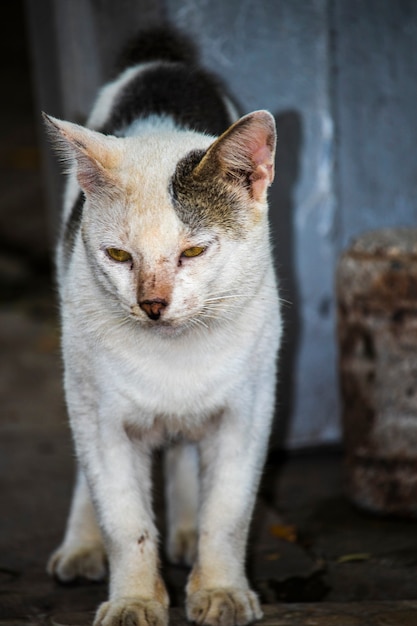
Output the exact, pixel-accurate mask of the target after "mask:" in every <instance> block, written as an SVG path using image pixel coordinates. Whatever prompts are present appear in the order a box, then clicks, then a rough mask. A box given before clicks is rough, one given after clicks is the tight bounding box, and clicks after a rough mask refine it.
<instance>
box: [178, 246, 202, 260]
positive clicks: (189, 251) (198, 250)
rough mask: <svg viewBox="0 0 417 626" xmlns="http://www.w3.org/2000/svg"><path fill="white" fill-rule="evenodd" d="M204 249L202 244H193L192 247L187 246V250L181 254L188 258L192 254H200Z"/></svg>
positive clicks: (192, 255)
mask: <svg viewBox="0 0 417 626" xmlns="http://www.w3.org/2000/svg"><path fill="white" fill-rule="evenodd" d="M205 249H206V248H204V247H203V246H193V247H192V248H187V250H184V251H183V253H182V254H181V256H185V257H186V258H187V259H190V258H192V257H194V256H200V254H203V252H204V251H205Z"/></svg>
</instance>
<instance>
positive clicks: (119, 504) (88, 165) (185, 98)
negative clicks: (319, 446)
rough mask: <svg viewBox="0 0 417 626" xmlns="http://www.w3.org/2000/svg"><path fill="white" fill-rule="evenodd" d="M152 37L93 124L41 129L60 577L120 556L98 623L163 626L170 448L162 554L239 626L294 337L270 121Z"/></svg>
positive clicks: (195, 595) (202, 614)
mask: <svg viewBox="0 0 417 626" xmlns="http://www.w3.org/2000/svg"><path fill="white" fill-rule="evenodd" d="M150 41H151V42H152V39H151V40H150ZM153 41H154V44H155V45H154V47H153V48H152V45H148V44H146V45H145V43H144V40H143V41H142V44H143V46H142V50H143V53H142V56H141V47H140V45H139V48H138V50H139V52H136V60H137V61H138V62H137V64H136V65H134V66H132V67H130V68H129V69H127V70H125V71H124V72H123V73H122V74H121V75H120V76H119V78H117V79H116V80H115V81H114V82H112V83H110V84H108V85H107V86H105V87H104V88H103V90H102V91H101V93H100V95H99V98H98V101H97V103H96V105H95V108H94V110H93V112H92V114H91V117H90V119H89V122H88V127H89V128H88V129H87V128H83V127H81V126H78V125H76V124H72V123H69V122H64V121H60V120H57V119H54V118H51V117H48V116H45V118H46V123H47V126H48V129H49V131H50V134H51V135H52V136H53V138H54V140H55V141H56V142H58V144H59V147H60V149H61V151H62V152H63V155H64V156H65V158H67V159H69V160H70V163H71V164H72V165H71V166H70V170H71V171H70V177H69V181H68V186H67V191H66V197H65V205H64V212H63V221H62V231H61V237H60V241H59V245H58V251H57V270H58V271H57V273H58V282H59V290H60V300H61V313H62V345H63V356H64V363H65V392H66V398H67V404H68V411H69V416H70V422H71V427H72V431H73V435H74V441H75V447H76V452H77V458H78V462H79V473H78V480H77V484H76V489H75V493H74V498H73V503H72V508H71V513H70V516H69V520H68V526H67V530H66V534H65V537H64V540H63V543H62V545H61V546H60V548H59V549H58V550H57V551H56V552H55V553H54V555H53V556H52V557H51V560H50V562H49V566H48V569H49V572H50V573H51V574H54V575H55V576H57V577H58V578H59V579H60V580H62V581H70V580H72V579H74V578H77V577H80V576H81V577H86V578H89V579H93V580H95V579H101V578H102V577H103V576H104V575H105V571H106V559H108V563H109V569H110V598H109V601H108V602H105V603H104V604H103V605H101V607H99V609H98V612H97V615H96V618H95V622H94V623H95V625H96V626H116V625H125V626H127V625H129V626H131V625H134V624H137V625H140V626H151V625H152V626H162V625H164V624H166V623H167V619H168V596H167V592H166V590H165V586H164V583H163V581H162V578H161V576H160V572H159V567H158V546H157V543H158V535H157V529H156V527H155V523H154V519H153V514H152V503H151V476H150V473H151V453H152V450H153V449H154V448H155V446H159V445H162V444H164V445H167V446H168V448H167V453H166V457H165V463H166V478H167V488H166V496H167V507H168V521H169V535H168V546H167V551H168V555H169V557H170V558H171V559H172V560H173V561H185V562H186V563H189V564H190V565H192V570H191V574H190V577H189V581H188V585H187V606H186V610H187V617H188V619H190V620H192V621H195V622H197V623H198V624H211V625H213V626H214V625H217V624H218V625H222V626H234V625H235V624H238V625H243V624H246V623H249V622H252V621H254V620H256V619H259V618H260V617H261V615H262V613H261V610H260V606H259V601H258V599H257V597H256V595H255V593H254V592H253V591H251V590H250V587H249V584H248V581H247V578H246V575H245V567H244V561H245V545H246V540H247V533H248V527H249V523H250V518H251V513H252V509H253V504H254V499H255V495H256V490H257V486H258V481H259V477H260V473H261V470H262V466H263V461H264V457H265V453H266V448H267V443H268V436H269V432H270V424H271V419H272V416H273V412H274V390H275V360H276V353H277V349H278V345H279V339H280V334H281V323H280V313H279V300H278V295H277V288H276V281H275V275H274V269H273V260H272V254H271V246H270V241H269V228H268V215H267V212H268V206H267V188H268V187H269V185H270V184H271V182H272V180H273V176H274V151H275V125H274V120H273V117H272V116H271V115H270V113H268V112H266V111H255V112H254V113H251V114H249V115H246V116H245V117H243V118H241V119H240V120H238V121H235V120H234V119H233V117H232V113H233V105H232V104H231V102H230V100H229V99H228V98H227V97H226V96H225V95H224V93H223V92H222V91H221V89H220V88H219V86H218V84H217V82H216V81H214V79H213V78H211V77H210V76H209V75H208V74H207V73H206V72H204V71H203V70H201V69H198V67H196V65H195V59H194V61H193V60H192V59H190V54H189V53H188V52H187V53H182V52H181V51H180V52H178V53H177V55H176V56H173V54H172V51H171V52H169V53H168V52H166V51H165V52H161V54H160V56H159V57H158V54H157V49H158V45H159V43H160V41H158V38H157V37H156V35H155V36H154V38H153ZM171 41H173V42H174V43H176V42H177V39H176V37H175V36H173V37H172V39H171ZM148 43H149V42H148ZM139 44H140V42H139ZM181 54H182V56H181ZM158 58H159V60H158ZM172 59H173V60H172ZM181 59H182V60H181ZM233 122H234V123H233ZM230 124H232V125H231V126H230V127H229V125H230ZM92 128H94V129H95V130H92ZM223 129H225V130H224V132H223V133H222V130H223ZM218 135H220V137H219V138H218ZM106 555H107V556H106Z"/></svg>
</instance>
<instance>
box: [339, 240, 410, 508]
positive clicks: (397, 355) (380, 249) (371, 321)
mask: <svg viewBox="0 0 417 626" xmlns="http://www.w3.org/2000/svg"><path fill="white" fill-rule="evenodd" d="M336 290H337V300H338V338H339V364H340V367H339V372H340V383H341V395H342V407H343V408H342V410H343V430H344V442H345V448H346V460H347V481H348V492H349V495H350V497H351V498H352V499H353V501H354V502H355V503H357V504H358V505H360V506H362V507H365V508H367V509H370V510H373V511H378V512H383V513H394V514H404V515H410V516H413V517H417V229H408V228H407V229H405V228H404V229H384V230H378V231H374V232H370V233H366V234H365V235H362V236H361V237H359V238H358V239H356V240H355V241H354V243H353V244H352V246H351V247H350V248H349V249H348V250H347V251H346V252H345V253H344V254H343V255H342V257H341V259H340V262H339V265H338V268H337V275H336Z"/></svg>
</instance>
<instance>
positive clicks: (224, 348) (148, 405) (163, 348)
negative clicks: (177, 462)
mask: <svg viewBox="0 0 417 626" xmlns="http://www.w3.org/2000/svg"><path fill="white" fill-rule="evenodd" d="M245 351H246V350H245V346H244V345H241V346H237V345H236V342H235V343H233V342H230V341H227V338H226V337H223V336H217V337H213V339H212V342H208V341H207V339H205V340H200V341H199V340H198V338H197V339H190V338H184V339H177V340H175V341H167V342H166V343H165V345H164V342H163V341H161V340H157V341H155V342H153V341H152V337H150V338H149V337H146V338H145V340H142V341H141V340H136V341H135V340H130V341H123V342H122V341H119V342H117V343H116V342H112V343H111V345H108V346H107V347H106V346H102V349H101V350H100V352H99V353H98V354H97V359H96V367H97V370H98V372H99V373H100V380H101V385H104V386H106V393H113V394H114V395H115V396H118V397H119V398H122V399H123V402H124V403H126V406H129V405H131V406H132V407H137V408H138V414H139V415H142V416H143V417H145V419H153V418H154V417H155V416H157V415H171V416H172V417H173V419H174V418H178V417H182V416H187V417H192V416H195V418H197V417H198V416H204V415H210V414H213V413H215V412H216V411H218V410H219V409H220V408H221V406H222V405H223V404H224V403H225V401H226V398H227V397H228V395H229V394H230V393H231V392H232V390H233V388H234V387H235V386H236V383H237V381H238V380H239V378H240V377H241V372H242V369H243V361H244V356H243V355H244V353H245ZM106 381H107V382H106ZM109 389H110V391H109ZM139 419H140V418H139Z"/></svg>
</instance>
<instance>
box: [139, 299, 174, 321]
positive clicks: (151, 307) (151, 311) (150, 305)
mask: <svg viewBox="0 0 417 626" xmlns="http://www.w3.org/2000/svg"><path fill="white" fill-rule="evenodd" d="M139 306H140V308H141V309H142V311H145V313H146V315H147V316H148V317H149V319H151V320H154V321H156V320H159V318H160V317H161V314H162V312H163V310H164V309H165V308H166V307H167V306H168V302H167V301H166V300H162V298H155V299H154V300H143V301H142V302H139Z"/></svg>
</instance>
